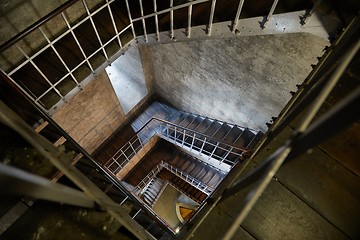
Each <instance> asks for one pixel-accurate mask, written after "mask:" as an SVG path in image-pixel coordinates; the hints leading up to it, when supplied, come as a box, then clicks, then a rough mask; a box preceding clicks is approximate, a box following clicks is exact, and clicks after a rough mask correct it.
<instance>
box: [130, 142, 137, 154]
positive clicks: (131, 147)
mask: <svg viewBox="0 0 360 240" xmlns="http://www.w3.org/2000/svg"><path fill="white" fill-rule="evenodd" d="M129 145H130V147H131V149H132V150H133V152H134V154H136V151H135V149H134V147H133V145H132V144H131V142H129Z"/></svg>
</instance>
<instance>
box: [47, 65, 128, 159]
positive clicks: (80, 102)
mask: <svg viewBox="0 0 360 240" xmlns="http://www.w3.org/2000/svg"><path fill="white" fill-rule="evenodd" d="M52 117H53V119H54V120H55V121H56V122H57V123H58V124H59V125H60V126H61V127H62V128H63V129H64V130H65V131H67V132H68V133H69V134H70V136H71V137H72V138H74V139H75V140H76V141H77V142H78V143H79V144H80V145H81V146H82V147H83V148H84V149H85V150H87V151H88V152H90V153H91V152H93V151H94V150H95V149H96V148H97V147H98V146H100V144H101V143H102V142H103V141H105V140H106V139H107V138H108V137H109V136H110V135H111V134H112V133H113V132H114V131H115V130H116V129H117V128H118V127H119V126H120V125H121V124H122V123H123V122H124V121H125V117H124V113H123V111H122V109H121V106H120V103H119V101H118V99H117V97H116V94H115V92H114V89H113V88H112V85H111V83H110V81H109V79H108V76H107V74H106V72H105V71H103V72H102V73H100V74H99V75H98V76H97V77H96V78H95V79H94V80H93V81H91V82H90V83H89V84H88V85H86V87H85V88H84V90H82V91H81V92H80V93H78V94H77V95H75V96H74V97H73V98H72V99H71V101H69V103H68V104H66V105H64V106H63V107H62V108H61V109H59V111H57V112H56V113H55V114H54V115H53V116H52Z"/></svg>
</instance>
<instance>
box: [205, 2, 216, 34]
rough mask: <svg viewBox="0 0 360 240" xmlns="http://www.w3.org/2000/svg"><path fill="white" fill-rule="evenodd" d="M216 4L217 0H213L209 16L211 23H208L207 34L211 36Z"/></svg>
mask: <svg viewBox="0 0 360 240" xmlns="http://www.w3.org/2000/svg"><path fill="white" fill-rule="evenodd" d="M215 5H216V0H212V3H211V10H210V17H209V25H208V29H207V35H209V36H211V29H212V24H213V20H214V12H215Z"/></svg>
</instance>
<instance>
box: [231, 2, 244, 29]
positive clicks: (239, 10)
mask: <svg viewBox="0 0 360 240" xmlns="http://www.w3.org/2000/svg"><path fill="white" fill-rule="evenodd" d="M243 6H244V0H240V2H239V6H238V9H237V12H236V16H235V19H234V22H233V24H232V27H231V31H232V32H233V33H234V32H235V30H236V27H237V25H238V22H239V18H240V14H241V10H242V8H243Z"/></svg>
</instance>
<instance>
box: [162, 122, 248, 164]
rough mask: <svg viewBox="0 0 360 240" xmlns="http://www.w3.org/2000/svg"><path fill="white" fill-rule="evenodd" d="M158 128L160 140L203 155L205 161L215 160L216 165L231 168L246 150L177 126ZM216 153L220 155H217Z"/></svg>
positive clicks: (167, 125) (165, 125) (168, 125)
mask: <svg viewBox="0 0 360 240" xmlns="http://www.w3.org/2000/svg"><path fill="white" fill-rule="evenodd" d="M159 128H160V131H159V136H160V137H161V138H163V139H165V140H167V141H169V142H172V143H174V144H175V145H178V146H180V147H186V148H188V150H189V151H196V152H197V153H199V154H200V155H205V156H206V158H207V160H211V159H215V160H217V161H218V165H221V164H227V165H229V166H230V167H233V166H234V165H235V164H236V163H237V162H238V161H239V159H240V157H241V155H242V154H243V152H246V151H247V149H246V148H240V147H236V146H231V145H230V144H228V143H224V142H221V141H219V140H215V139H213V138H211V137H209V136H206V135H205V134H202V133H198V132H196V131H193V130H191V129H186V128H184V127H181V126H179V125H174V124H171V123H161V124H160V127H159ZM217 151H220V152H221V153H222V154H221V155H217V154H216V152H217ZM230 155H232V159H233V160H229V159H228V157H229V156H230Z"/></svg>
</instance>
